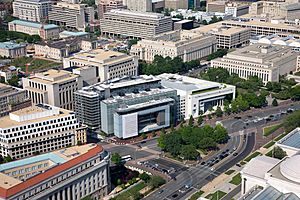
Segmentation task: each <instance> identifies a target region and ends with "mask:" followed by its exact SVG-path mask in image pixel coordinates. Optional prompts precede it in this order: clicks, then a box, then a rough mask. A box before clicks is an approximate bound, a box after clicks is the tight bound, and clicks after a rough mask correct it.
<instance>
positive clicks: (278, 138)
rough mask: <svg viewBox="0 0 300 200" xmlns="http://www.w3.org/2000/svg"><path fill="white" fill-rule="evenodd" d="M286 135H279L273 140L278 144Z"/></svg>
mask: <svg viewBox="0 0 300 200" xmlns="http://www.w3.org/2000/svg"><path fill="white" fill-rule="evenodd" d="M286 135H287V133H285V134H281V135H279V136H278V137H277V138H275V139H274V140H275V141H276V142H278V141H279V140H281V139H282V138H283V137H284V136H286Z"/></svg>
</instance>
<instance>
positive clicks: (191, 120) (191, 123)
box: [189, 115, 194, 126]
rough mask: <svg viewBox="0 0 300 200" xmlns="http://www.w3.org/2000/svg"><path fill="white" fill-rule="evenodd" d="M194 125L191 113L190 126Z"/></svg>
mask: <svg viewBox="0 0 300 200" xmlns="http://www.w3.org/2000/svg"><path fill="white" fill-rule="evenodd" d="M193 125H194V118H193V116H192V115H191V116H190V119H189V126H193Z"/></svg>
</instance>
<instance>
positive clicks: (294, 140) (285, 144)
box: [275, 128, 300, 156]
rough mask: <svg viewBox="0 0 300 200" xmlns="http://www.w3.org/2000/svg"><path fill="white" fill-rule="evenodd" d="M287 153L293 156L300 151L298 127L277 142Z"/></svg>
mask: <svg viewBox="0 0 300 200" xmlns="http://www.w3.org/2000/svg"><path fill="white" fill-rule="evenodd" d="M275 145H276V146H278V147H280V148H281V149H282V150H283V151H285V152H286V153H287V155H288V156H293V155H295V154H296V153H298V152H300V128H296V129H294V130H293V131H291V132H290V133H289V134H287V135H286V136H284V137H283V138H282V139H280V140H279V141H277V142H276V143H275Z"/></svg>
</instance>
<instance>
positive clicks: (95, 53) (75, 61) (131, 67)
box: [63, 49, 138, 82]
mask: <svg viewBox="0 0 300 200" xmlns="http://www.w3.org/2000/svg"><path fill="white" fill-rule="evenodd" d="M63 66H64V68H68V67H73V66H78V67H83V66H93V67H96V77H99V78H100V82H103V81H106V80H110V79H115V78H121V77H123V76H137V74H138V59H137V57H136V56H129V55H127V54H124V53H120V52H116V51H106V50H103V49H95V50H91V51H87V52H81V53H77V54H74V55H73V56H71V57H68V58H64V60H63Z"/></svg>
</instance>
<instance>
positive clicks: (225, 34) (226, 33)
mask: <svg viewBox="0 0 300 200" xmlns="http://www.w3.org/2000/svg"><path fill="white" fill-rule="evenodd" d="M194 31H197V32H200V33H206V34H213V35H215V36H216V39H217V47H218V48H226V49H232V48H237V47H241V46H242V45H246V44H248V43H249V40H250V37H251V29H249V28H239V27H226V26H222V25H219V24H210V25H207V26H203V27H200V28H196V29H194Z"/></svg>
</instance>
